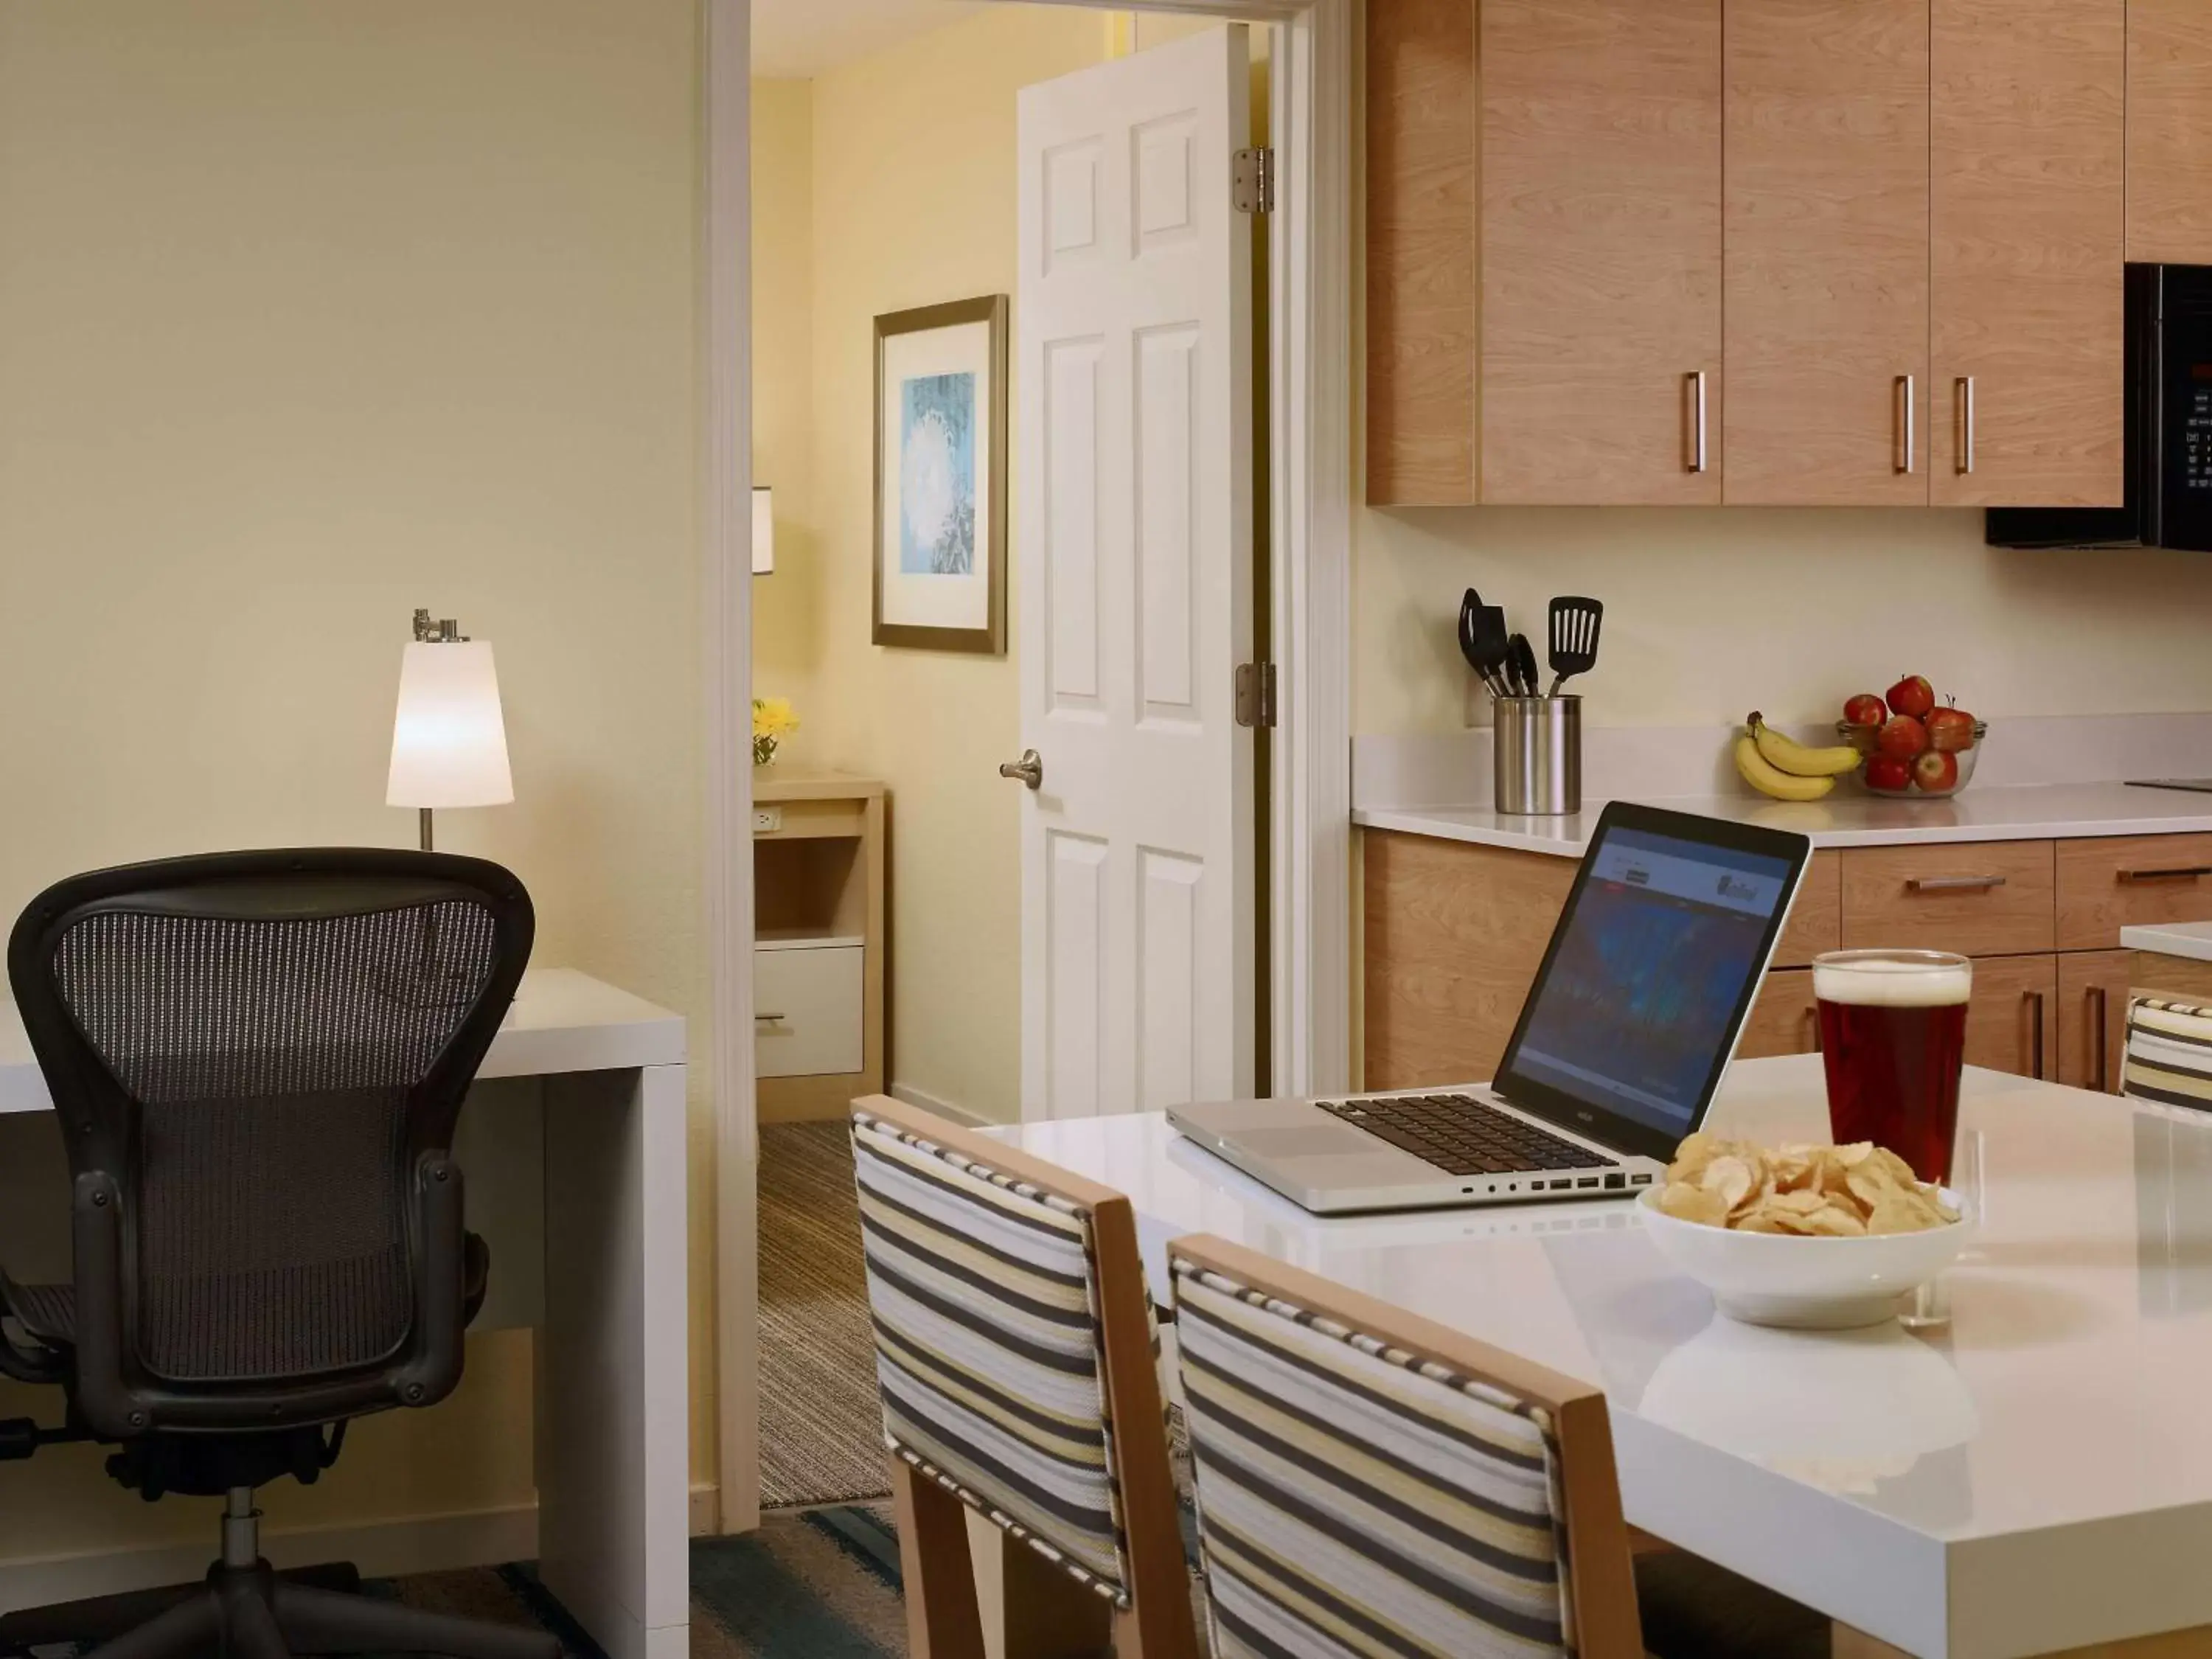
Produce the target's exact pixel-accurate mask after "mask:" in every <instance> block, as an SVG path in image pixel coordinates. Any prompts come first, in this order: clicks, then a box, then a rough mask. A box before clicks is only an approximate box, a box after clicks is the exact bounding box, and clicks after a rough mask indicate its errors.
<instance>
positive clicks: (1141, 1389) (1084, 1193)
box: [853, 1095, 1200, 1659]
mask: <svg viewBox="0 0 2212 1659" xmlns="http://www.w3.org/2000/svg"><path fill="white" fill-rule="evenodd" d="M853 1107H854V1110H855V1111H864V1112H866V1113H867V1114H868V1115H869V1116H871V1117H873V1118H877V1119H879V1120H881V1121H883V1122H884V1123H887V1124H890V1125H891V1126H892V1127H895V1128H898V1129H901V1130H903V1131H905V1132H906V1133H908V1134H912V1135H916V1136H919V1137H920V1138H921V1139H924V1140H927V1141H929V1142H931V1143H933V1145H936V1146H943V1147H945V1148H946V1149H947V1150H948V1151H951V1152H958V1153H959V1154H960V1155H961V1156H962V1157H963V1158H973V1159H974V1160H975V1162H976V1163H978V1164H983V1165H984V1166H986V1167H987V1168H989V1169H992V1170H997V1171H998V1172H999V1173H1000V1174H1001V1175H1006V1176H1012V1177H1014V1178H1015V1179H1016V1180H1018V1181H1025V1182H1029V1183H1030V1185H1031V1186H1034V1187H1037V1188H1042V1190H1044V1191H1046V1192H1049V1193H1052V1194H1056V1195H1057V1196H1059V1197H1060V1198H1063V1199H1066V1200H1067V1201H1068V1202H1069V1203H1071V1204H1073V1205H1076V1206H1079V1208H1081V1209H1082V1210H1084V1211H1085V1212H1087V1213H1088V1215H1089V1216H1090V1218H1091V1248H1092V1249H1093V1250H1094V1251H1095V1252H1096V1255H1097V1260H1096V1263H1095V1268H1094V1271H1095V1272H1096V1273H1097V1294H1098V1304H1099V1306H1098V1328H1099V1335H1100V1340H1101V1345H1102V1346H1103V1350H1104V1352H1103V1354H1102V1356H1101V1358H1102V1360H1103V1364H1104V1366H1105V1387H1106V1399H1107V1405H1108V1407H1109V1411H1110V1412H1111V1413H1112V1418H1113V1427H1114V1434H1113V1456H1114V1462H1115V1476H1116V1479H1117V1483H1118V1485H1119V1486H1120V1488H1121V1525H1122V1528H1123V1530H1124V1532H1125V1534H1126V1535H1127V1563H1128V1573H1129V1583H1128V1591H1129V1605H1128V1607H1127V1608H1126V1609H1121V1608H1116V1607H1115V1605H1114V1604H1113V1603H1112V1602H1110V1601H1108V1600H1107V1599H1106V1598H1105V1597H1104V1596H1103V1595H1099V1594H1098V1593H1097V1591H1095V1590H1092V1589H1089V1588H1087V1587H1086V1586H1085V1585H1083V1584H1081V1583H1078V1582H1077V1581H1076V1580H1075V1579H1074V1578H1073V1577H1071V1576H1070V1575H1069V1574H1067V1573H1066V1572H1064V1571H1060V1569H1059V1568H1058V1567H1055V1566H1054V1565H1053V1564H1052V1563H1051V1562H1050V1561H1048V1560H1047V1559H1045V1558H1044V1557H1043V1556H1042V1555H1040V1554H1039V1553H1037V1552H1036V1551H1035V1550H1033V1549H1031V1548H1030V1547H1029V1546H1028V1545H1026V1544H1024V1543H1023V1542H1021V1541H1019V1540H1018V1539H1016V1538H1013V1537H1012V1536H1011V1535H1009V1534H1005V1533H1003V1532H1002V1533H1000V1540H1001V1543H1000V1572H1001V1574H1002V1583H1003V1585H1004V1596H1005V1601H1006V1655H1005V1659H1064V1656H1066V1659H1072V1656H1074V1655H1077V1654H1095V1653H1097V1652H1098V1651H1100V1650H1103V1648H1104V1647H1105V1646H1106V1645H1107V1644H1108V1643H1109V1641H1110V1642H1111V1643H1112V1644H1113V1647H1114V1650H1115V1656H1116V1659H1199V1656H1200V1647H1199V1645H1198V1632H1197V1627H1196V1626H1195V1625H1194V1623H1193V1621H1192V1619H1191V1609H1190V1576H1189V1569H1188V1565H1186V1563H1185V1560H1184V1557H1183V1549H1182V1522H1181V1516H1180V1514H1179V1511H1178V1509H1177V1505H1176V1487H1175V1472H1174V1469H1173V1467H1172V1465H1171V1464H1170V1462H1169V1455H1168V1432H1167V1412H1166V1407H1165V1405H1164V1401H1163V1400H1162V1398H1161V1395H1160V1379H1159V1372H1158V1369H1157V1368H1156V1367H1155V1365H1154V1364H1153V1360H1152V1325H1151V1322H1149V1321H1148V1320H1147V1319H1146V1296H1145V1269H1144V1263H1143V1261H1142V1259H1141V1258H1140V1257H1139V1255H1138V1252H1137V1219H1136V1214H1135V1212H1134V1211H1133V1209H1131V1207H1130V1205H1129V1200H1127V1198H1126V1197H1124V1196H1123V1195H1122V1194H1120V1193H1117V1192H1115V1190H1114V1189H1113V1188H1110V1187H1102V1186H1100V1185H1099V1184H1098V1183H1097V1182H1093V1181H1086V1180H1085V1179H1084V1178H1083V1177H1082V1176H1078V1175H1075V1174H1073V1173H1072V1172H1070V1171H1068V1170H1062V1169H1060V1168H1059V1167H1058V1166H1056V1165H1054V1164H1047V1163H1045V1162H1044V1161H1043V1160H1042V1159H1041V1158H1031V1157H1030V1156H1029V1155H1028V1154H1027V1153H1025V1152H1021V1151H1020V1150H1019V1149H1018V1148H1016V1147H1012V1146H1006V1145H1005V1144H1004V1143H1002V1142H1000V1141H996V1140H992V1139H987V1138H986V1137H985V1136H983V1135H980V1134H978V1133H975V1131H973V1130H972V1129H965V1128H963V1127H960V1126H959V1125H958V1124H956V1123H951V1122H948V1121H946V1120H945V1119H944V1118H941V1117H939V1116H937V1115H934V1114H933V1113H930V1112H925V1111H923V1110H921V1109H920V1108H918V1107H914V1106H908V1105H907V1104H906V1103H904V1102H902V1101H897V1100H892V1099H890V1098H889V1097H885V1096H883V1095H871V1096H869V1097H867V1098H866V1099H863V1100H856V1101H854V1103H853ZM890 1472H891V1495H892V1498H893V1500H894V1502H895V1503H896V1506H897V1510H898V1534H899V1565H900V1568H901V1571H902V1573H903V1575H904V1577H905V1589H906V1619H907V1650H908V1654H909V1655H910V1656H912V1659H983V1654H984V1647H983V1631H982V1617H981V1607H980V1605H979V1601H978V1598H977V1593H976V1579H975V1563H974V1560H973V1559H972V1558H971V1556H970V1554H969V1531H968V1522H967V1516H968V1506H967V1505H966V1504H963V1503H962V1502H961V1501H960V1499H959V1498H957V1497H956V1496H954V1494H953V1493H951V1492H949V1491H947V1490H946V1489H945V1487H943V1486H939V1484H938V1483H937V1482H936V1481H935V1480H932V1479H930V1477H928V1476H927V1475H926V1474H922V1473H921V1471H919V1470H918V1469H916V1468H915V1467H914V1466H913V1465H912V1464H911V1463H908V1462H907V1461H906V1459H904V1458H903V1457H901V1456H900V1455H898V1454H897V1453H896V1452H892V1453H890Z"/></svg>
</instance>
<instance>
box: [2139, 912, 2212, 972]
mask: <svg viewBox="0 0 2212 1659" xmlns="http://www.w3.org/2000/svg"><path fill="white" fill-rule="evenodd" d="M2120 943H2121V945H2124V947H2125V948H2127V949H2128V950H2130V951H2149V952H2150V953H2151V954H2152V955H2153V956H2160V957H2188V958H2189V959H2190V960H2191V961H2192V962H2212V921H2167V922H2159V923H2155V924H2154V925H2151V926H2148V927H2123V928H2121V929H2120Z"/></svg>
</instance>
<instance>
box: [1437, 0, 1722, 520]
mask: <svg viewBox="0 0 2212 1659" xmlns="http://www.w3.org/2000/svg"><path fill="white" fill-rule="evenodd" d="M1481 14H1482V15H1481V24H1480V27H1481V37H1480V39H1481V52H1480V58H1481V80H1482V143H1481V150H1480V155H1481V174H1482V246H1481V272H1482V283H1481V288H1482V307H1481V312H1482V316H1481V353H1482V357H1481V404H1482V453H1481V471H1482V487H1481V498H1482V500H1483V501H1485V502H1520V503H1530V504H1545V503H1566V504H1606V503H1637V502H1648V503H1655V504H1660V505H1666V504H1675V505H1698V504H1711V503H1717V502H1718V501H1720V499H1721V443H1720V437H1721V426H1720V422H1721V417H1722V410H1721V407H1720V393H1721V386H1720V368H1721V5H1720V0H1486V3H1485V4H1484V5H1483V7H1482V9H1481ZM1696 374H1702V375H1703V376H1704V377H1705V379H1704V388H1705V392H1704V402H1705V404H1706V410H1705V423H1704V432H1705V443H1704V446H1703V447H1704V450H1705V467H1704V470H1703V471H1698V470H1693V467H1694V462H1695V459H1696V455H1695V452H1696V450H1697V449H1698V447H1699V445H1698V443H1697V441H1696V440H1697V421H1696V415H1695V410H1696V406H1697V404H1698V402H1699V398H1698V397H1697V395H1696V393H1695V392H1694V390H1693V388H1692V383H1691V382H1690V381H1689V380H1687V379H1686V377H1689V376H1692V375H1696Z"/></svg>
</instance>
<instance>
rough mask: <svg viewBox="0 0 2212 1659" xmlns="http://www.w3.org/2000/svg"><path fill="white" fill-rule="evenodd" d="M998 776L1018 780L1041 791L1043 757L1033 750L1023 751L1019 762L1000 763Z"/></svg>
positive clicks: (1042, 785)
mask: <svg viewBox="0 0 2212 1659" xmlns="http://www.w3.org/2000/svg"><path fill="white" fill-rule="evenodd" d="M999 775H1000V777H1002V778H1019V779H1020V780H1021V781H1023V782H1024V783H1025V784H1027V785H1028V786H1029V787H1030V788H1032V789H1042V788H1043V787H1044V757H1043V756H1042V755H1040V754H1038V753H1037V751H1036V750H1034V749H1024V750H1022V757H1021V758H1020V759H1019V760H1018V761H1001V762H1000V763H999Z"/></svg>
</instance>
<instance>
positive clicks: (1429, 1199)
mask: <svg viewBox="0 0 2212 1659" xmlns="http://www.w3.org/2000/svg"><path fill="white" fill-rule="evenodd" d="M1811 849H1812V843H1811V842H1808V840H1807V839H1806V838H1805V837H1804V836H1800V835H1792V834H1789V833H1787V832H1785V831H1783V830H1778V829H1762V828H1758V827H1754V826H1753V825H1749V824H1741V823H1728V822H1725V821H1723V820H1722V819H1719V818H1705V817H1692V816H1691V815H1689V814H1687V813H1683V812H1669V811H1663V810H1662V809H1660V808H1658V807H1652V806H1632V805H1628V804H1626V803H1625V802H1621V801H1615V802H1613V804H1612V805H1609V806H1607V808H1606V809H1605V811H1604V814H1603V816H1601V817H1600V818H1599V820H1598V825H1597V831H1596V834H1595V835H1594V836H1592V837H1591V839H1590V844H1589V851H1588V852H1586V853H1584V854H1583V861H1582V868H1581V869H1580V870H1579V871H1578V872H1577V873H1576V876H1575V884H1574V886H1573V887H1572V888H1571V890H1569V891H1568V894H1567V902H1566V904H1565V907H1564V908H1562V909H1561V910H1560V912H1559V926H1558V927H1556V928H1555V929H1554V930H1553V933H1552V942H1551V944H1550V945H1549V946H1548V947H1547V948H1546V950H1545V951H1544V962H1543V966H1541V968H1539V969H1537V970H1536V981H1535V983H1534V985H1533V986H1531V987H1529V990H1528V1000H1527V1001H1525V1002H1523V1003H1522V1005H1521V1018H1520V1022H1519V1024H1516V1026H1515V1027H1514V1030H1513V1040H1512V1042H1510V1043H1509V1044H1507V1046H1506V1049H1505V1058H1504V1061H1503V1062H1502V1064H1501V1065H1500V1066H1499V1068H1498V1076H1497V1078H1496V1079H1495V1080H1494V1081H1492V1083H1490V1084H1488V1085H1484V1086H1480V1087H1474V1088H1469V1089H1463V1090H1449V1091H1434V1092H1431V1093H1426V1094H1395V1095H1354V1096H1350V1097H1337V1098H1333V1099H1328V1100H1303V1101H1302V1100H1243V1101H1225V1102H1217V1103H1200V1104H1196V1105H1190V1106H1176V1107H1171V1108H1170V1109H1169V1111H1168V1119H1169V1121H1170V1122H1171V1123H1173V1124H1174V1125H1175V1127H1176V1128H1178V1129H1180V1130H1182V1133H1185V1134H1186V1135H1188V1136H1189V1137H1190V1138H1191V1139H1194V1140H1195V1141H1197V1142H1198V1143H1199V1144H1200V1146H1205V1147H1207V1148H1208V1149H1210V1150H1211V1151H1212V1152H1217V1153H1218V1154H1219V1155H1220V1156H1221V1157H1223V1158H1226V1159H1228V1161H1229V1162H1230V1163H1231V1164H1235V1165H1236V1166H1237V1168H1238V1169H1240V1170H1243V1171H1244V1172H1245V1173H1246V1174H1248V1175H1250V1176H1254V1177H1255V1178H1256V1179H1258V1180H1260V1181H1263V1182H1266V1183H1267V1185H1268V1186H1270V1187H1273V1188H1274V1189H1275V1190H1276V1191H1277V1192H1279V1193H1281V1194H1283V1195H1284V1196H1285V1197H1286V1198H1289V1199H1291V1200H1293V1201H1294V1202H1296V1203H1297V1204H1300V1205H1303V1206H1304V1207H1305V1208H1307V1209H1309V1210H1313V1211H1316V1212H1321V1213H1323V1214H1334V1213H1339V1212H1356V1211H1372V1210H1411V1209H1421V1208H1426V1207H1430V1206H1466V1205H1478V1204H1525V1203H1528V1202H1530V1201H1531V1200H1555V1199H1577V1198H1583V1199H1588V1198H1601V1197H1604V1196H1606V1195H1607V1194H1620V1195H1621V1196H1627V1195H1629V1194H1632V1193H1633V1192H1634V1191H1635V1190H1636V1189H1637V1188H1640V1187H1648V1186H1650V1184H1651V1182H1652V1181H1653V1180H1654V1179H1655V1178H1656V1176H1658V1175H1659V1174H1660V1172H1661V1171H1662V1170H1664V1169H1665V1167H1666V1164H1667V1160H1668V1159H1669V1158H1672V1157H1673V1156H1674V1148H1675V1146H1676V1145H1677V1144H1678V1143H1680V1140H1681V1139H1682V1137H1683V1136H1685V1135H1686V1134H1688V1133H1690V1132H1691V1131H1692V1130H1693V1129H1695V1128H1697V1127H1698V1126H1699V1124H1701V1123H1703V1122H1704V1121H1705V1113H1706V1111H1707V1109H1709V1108H1710V1107H1711V1105H1712V1100H1713V1095H1714V1092H1715V1091H1717V1090H1718V1089H1719V1087H1720V1083H1721V1078H1722V1076H1723V1074H1724V1073H1726V1072H1727V1070H1728V1063H1729V1060H1730V1059H1731V1058H1732V1057H1733V1056H1734V1054H1735V1045H1736V1039H1737V1038H1738V1036H1741V1033H1742V1030H1743V1023H1744V1020H1745V1018H1747V1016H1748V1015H1749V1014H1750V1012H1751V1005H1752V1001H1753V998H1755V997H1756V996H1757V994H1758V992H1759V985H1760V982H1761V981H1762V979H1763V978H1764V976H1765V973H1766V965H1767V963H1768V962H1769V961H1770V960H1771V959H1772V957H1773V955H1774V945H1775V941H1776V940H1777V939H1779V938H1780V937H1781V934H1782V927H1783V924H1784V921H1787V920H1788V918H1789V915H1790V902H1791V901H1792V900H1793V899H1795V898H1796V895H1797V885H1798V883H1799V881H1800V880H1801V879H1802V878H1803V876H1804V873H1805V861H1806V860H1807V858H1808V857H1809V856H1810V854H1811Z"/></svg>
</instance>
